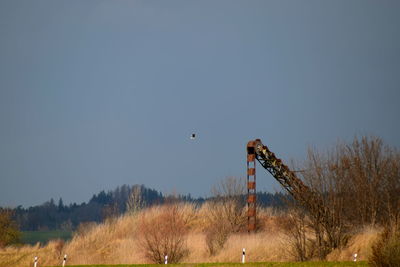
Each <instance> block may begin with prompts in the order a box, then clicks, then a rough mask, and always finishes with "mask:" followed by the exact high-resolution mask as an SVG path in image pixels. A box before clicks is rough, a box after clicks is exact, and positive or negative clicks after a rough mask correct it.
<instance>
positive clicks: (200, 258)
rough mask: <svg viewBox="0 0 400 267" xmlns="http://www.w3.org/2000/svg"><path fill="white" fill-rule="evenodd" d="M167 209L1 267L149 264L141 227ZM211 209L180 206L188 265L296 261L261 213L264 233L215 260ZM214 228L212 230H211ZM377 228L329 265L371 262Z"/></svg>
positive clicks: (2, 260)
mask: <svg viewBox="0 0 400 267" xmlns="http://www.w3.org/2000/svg"><path fill="white" fill-rule="evenodd" d="M167 208H168V206H158V207H152V208H149V209H145V210H142V211H141V212H138V213H135V214H130V215H129V214H127V215H124V216H121V217H118V218H114V219H109V220H107V221H106V222H104V223H102V224H98V225H97V224H88V225H86V226H82V227H81V228H80V229H79V230H78V231H77V232H76V233H75V235H74V237H73V238H72V239H71V240H70V241H68V242H65V243H64V242H63V241H57V240H54V241H51V242H49V243H48V244H47V245H45V246H39V245H33V246H30V245H26V246H20V247H8V248H5V249H3V250H0V267H27V266H33V258H34V257H35V256H37V257H38V258H39V266H60V264H61V262H62V257H63V255H64V254H67V255H68V265H90V264H91V265H93V264H110V265H111V264H148V263H151V262H150V261H149V260H148V259H147V258H146V257H145V255H144V251H143V249H142V246H141V243H140V242H139V240H140V236H141V234H142V233H141V232H140V229H139V227H138V225H140V220H141V219H142V218H144V217H146V218H151V217H152V216H157V214H160V212H162V211H163V209H167ZM208 209H209V207H208V206H207V205H203V206H202V207H201V208H196V207H194V206H192V205H189V204H184V205H183V204H182V205H180V206H179V212H180V214H181V215H182V216H183V218H184V220H185V222H186V224H187V225H188V229H189V230H188V231H187V233H186V244H187V248H188V251H189V253H188V255H187V256H185V257H184V259H183V260H182V262H185V263H218V262H220V263H229V262H230V263H238V262H240V260H241V255H242V248H246V262H290V261H295V258H294V256H293V253H291V251H290V239H289V237H288V236H287V235H285V234H284V232H283V230H282V229H281V227H280V225H279V220H278V219H277V218H278V217H279V215H277V214H274V213H273V212H272V211H271V210H263V211H262V212H260V214H261V217H260V221H262V228H261V229H260V231H259V232H258V233H256V234H251V235H249V234H247V233H243V232H239V233H235V234H231V235H230V236H229V237H228V239H227V241H226V243H225V244H224V246H223V248H222V249H221V250H219V251H218V252H217V253H215V254H214V255H210V253H209V251H208V250H207V245H206V234H205V229H206V228H207V227H210V225H209V223H210V222H209V221H207V218H208V213H209V210H208ZM211 227H212V225H211ZM378 233H379V231H378V230H377V229H372V228H366V229H362V230H360V232H359V233H355V234H354V235H353V237H351V239H350V240H349V242H348V244H347V247H346V248H344V249H342V250H340V251H333V252H332V253H330V254H329V255H328V260H329V261H332V262H334V261H351V260H352V255H353V254H354V253H357V254H358V255H359V256H358V259H359V260H361V261H365V260H367V258H368V256H369V254H370V253H371V243H372V242H373V241H374V240H375V238H376V237H377V235H378Z"/></svg>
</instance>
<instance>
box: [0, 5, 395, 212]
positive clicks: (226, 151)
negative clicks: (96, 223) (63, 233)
mask: <svg viewBox="0 0 400 267" xmlns="http://www.w3.org/2000/svg"><path fill="white" fill-rule="evenodd" d="M0 38H1V39H0V206H9V205H10V206H16V205H20V204H21V205H24V206H30V205H37V204H41V203H43V202H44V201H46V200H49V199H50V198H54V199H56V200H57V199H58V198H59V197H62V198H63V200H64V203H70V202H81V201H87V200H89V198H90V197H91V196H92V195H93V194H94V193H98V192H99V191H100V190H103V189H104V190H111V189H114V188H115V187H116V186H118V185H122V184H144V185H146V186H148V187H151V188H154V189H157V190H161V191H162V192H164V193H169V192H173V191H175V192H178V193H182V194H186V193H191V194H192V195H194V196H206V195H208V194H209V192H210V188H211V186H212V185H213V184H214V183H215V182H216V181H217V180H219V179H221V178H224V177H226V176H244V175H245V173H246V163H245V155H246V154H245V153H246V152H245V145H246V143H247V141H248V140H250V139H254V138H261V139H262V140H263V142H264V143H265V144H266V145H268V146H269V147H270V149H271V150H273V151H274V152H275V153H276V154H277V155H278V156H279V157H282V158H283V159H285V160H289V159H295V160H300V161H301V160H302V159H303V158H304V156H305V155H306V149H307V147H308V146H315V147H317V148H319V149H327V148H329V147H330V146H332V145H333V144H334V143H335V142H336V141H337V140H338V139H342V140H351V139H352V138H353V137H354V136H355V135H364V134H368V135H369V134H372V135H377V136H380V137H382V138H383V139H384V141H385V142H386V143H387V144H389V145H391V146H395V147H399V146H400V140H399V136H400V125H399V121H400V120H399V118H398V117H399V115H400V107H399V99H400V1H397V0H393V1H385V0H381V1H369V0H354V1H348V0H337V1H320V0H315V1H309V0H304V1H297V0H293V1H285V0H279V1H278V0H277V1H267V0H261V1H256V0H252V1H236V0H218V1H215V0H209V1H187V0H182V1H151V0H146V1H144V0H143V1H122V0H121V1H90V0H88V1H66V0H65V1H52V0H49V1H43V0H37V1H29V0H26V1H21V0H1V1H0ZM192 132H195V133H197V135H198V138H197V139H196V140H195V141H191V140H190V139H189V137H190V134H191V133H192ZM258 182H259V186H258V188H259V189H261V190H269V191H274V190H276V189H279V186H278V185H277V184H276V183H275V182H273V179H272V178H271V177H270V176H269V175H267V174H266V173H265V174H264V173H260V174H259V175H258Z"/></svg>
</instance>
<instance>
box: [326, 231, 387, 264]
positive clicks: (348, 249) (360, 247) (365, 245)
mask: <svg viewBox="0 0 400 267" xmlns="http://www.w3.org/2000/svg"><path fill="white" fill-rule="evenodd" d="M381 231H382V229H380V228H376V227H373V226H366V227H364V228H362V229H359V230H358V232H355V233H353V235H352V237H351V238H350V239H349V241H348V242H347V245H346V246H345V247H344V248H337V249H335V250H333V251H332V252H331V253H330V254H329V255H328V256H327V257H326V259H327V260H328V261H351V260H353V257H354V254H357V255H358V256H357V260H362V261H365V260H366V259H367V258H368V257H369V256H370V255H371V253H372V249H371V247H372V245H373V243H374V242H375V241H376V239H377V237H378V236H379V233H380V232H381Z"/></svg>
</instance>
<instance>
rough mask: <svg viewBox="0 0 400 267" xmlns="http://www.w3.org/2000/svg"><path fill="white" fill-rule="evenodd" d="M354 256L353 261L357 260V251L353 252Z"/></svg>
mask: <svg viewBox="0 0 400 267" xmlns="http://www.w3.org/2000/svg"><path fill="white" fill-rule="evenodd" d="M353 256H354V258H353V261H357V253H354V255H353Z"/></svg>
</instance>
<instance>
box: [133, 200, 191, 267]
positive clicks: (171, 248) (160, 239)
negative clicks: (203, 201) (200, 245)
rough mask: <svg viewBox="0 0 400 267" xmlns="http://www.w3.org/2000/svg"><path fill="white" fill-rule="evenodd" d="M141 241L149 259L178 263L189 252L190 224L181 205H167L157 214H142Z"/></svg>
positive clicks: (139, 228)
mask: <svg viewBox="0 0 400 267" xmlns="http://www.w3.org/2000/svg"><path fill="white" fill-rule="evenodd" d="M138 230H139V233H140V243H141V244H142V248H143V252H144V254H145V256H146V258H147V259H149V260H151V261H152V262H154V263H163V262H164V257H165V256H166V255H167V256H168V262H169V263H178V262H180V261H181V260H182V259H183V258H184V257H185V256H187V255H188V254H189V250H188V248H187V243H186V238H187V233H188V225H187V223H186V222H185V218H184V216H183V214H182V213H181V212H180V210H179V205H177V204H173V205H166V206H164V207H163V208H162V209H160V210H159V213H158V214H156V216H152V217H148V216H145V215H144V216H142V218H141V220H140V223H139V227H138Z"/></svg>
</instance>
